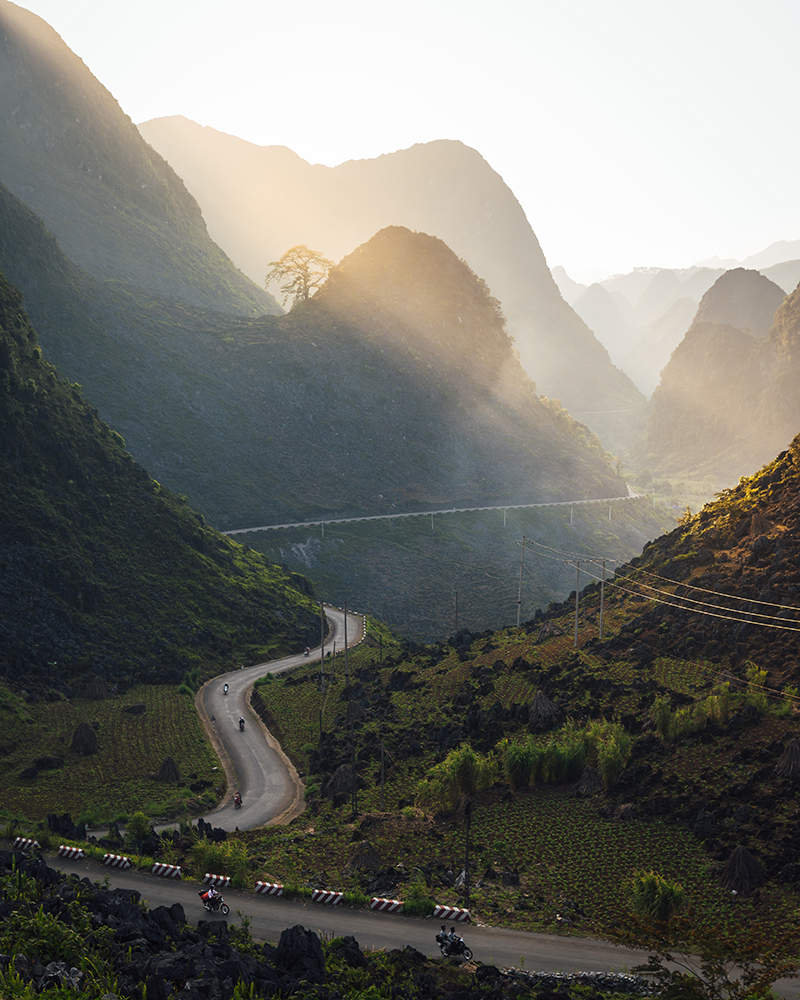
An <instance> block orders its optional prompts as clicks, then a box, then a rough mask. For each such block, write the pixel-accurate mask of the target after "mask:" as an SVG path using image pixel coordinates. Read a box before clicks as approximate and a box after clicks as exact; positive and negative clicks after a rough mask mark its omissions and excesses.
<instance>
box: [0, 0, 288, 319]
mask: <svg viewBox="0 0 800 1000" xmlns="http://www.w3.org/2000/svg"><path fill="white" fill-rule="evenodd" d="M0 53H2V58H0V181H2V182H3V183H4V184H5V185H6V186H7V187H8V188H9V190H10V191H12V192H13V193H14V194H15V195H17V197H18V198H19V199H20V200H21V201H23V202H24V203H25V204H27V205H28V206H29V207H30V208H31V209H32V210H33V211H34V212H35V213H36V214H37V215H38V216H40V217H41V218H42V219H43V220H44V222H45V223H46V225H47V227H48V229H49V230H50V231H51V232H52V233H53V234H54V235H55V236H56V238H57V239H58V241H59V243H60V244H61V246H62V248H63V249H64V251H65V252H66V253H67V255H68V256H69V257H70V258H71V259H72V260H73V261H74V262H75V263H76V264H78V265H80V266H81V267H83V268H84V269H85V270H86V271H88V272H89V273H90V274H92V275H93V276H95V277H97V278H111V279H115V280H123V281H126V282H129V283H130V284H131V285H134V286H138V287H140V288H142V289H148V290H150V291H154V292H157V293H159V294H161V295H164V296H167V297H170V298H175V299H182V300H184V301H188V302H193V303H195V304H201V305H206V306H211V307H213V308H216V309H219V310H220V311H223V312H225V311H227V312H235V313H242V314H245V315H259V314H261V313H265V312H272V313H279V312H280V311H281V310H280V309H279V308H278V306H277V304H276V303H275V302H274V300H273V299H272V298H271V297H270V296H268V295H267V294H266V293H265V292H264V291H262V290H261V289H260V288H258V287H256V286H255V285H253V283H252V282H250V281H249V280H248V279H247V278H246V277H245V276H244V275H243V274H242V273H241V272H239V271H238V270H237V269H236V268H235V267H234V266H233V265H232V263H231V261H230V260H229V259H228V258H227V257H226V256H225V254H224V253H223V252H222V251H221V250H220V248H219V247H218V246H217V245H216V244H215V243H214V242H213V241H212V240H211V238H210V237H209V235H208V232H207V231H206V227H205V223H204V221H203V218H202V215H201V213H200V209H199V207H198V205H197V202H196V201H195V199H194V198H193V197H192V196H191V195H190V194H189V192H188V191H187V190H186V187H185V186H184V184H183V182H182V181H181V180H180V178H179V177H178V176H177V175H176V174H175V172H174V171H173V170H172V168H171V167H169V166H168V165H167V164H166V163H165V162H164V160H163V159H162V158H161V157H160V156H159V155H158V154H157V153H156V152H155V151H154V150H153V149H151V148H150V147H149V146H148V145H147V143H146V142H145V141H144V140H143V139H142V137H141V135H140V134H139V132H138V130H137V129H136V127H135V126H134V124H133V123H132V122H131V120H130V119H129V118H128V117H127V116H126V115H125V114H124V113H123V112H122V110H121V109H120V107H119V105H118V104H117V102H116V101H115V100H114V98H113V97H112V96H111V94H110V93H109V92H108V91H107V90H106V89H105V87H103V86H102V84H100V83H99V82H98V81H97V80H96V79H95V77H94V76H92V74H91V73H90V72H89V70H88V69H87V67H86V66H85V65H84V64H83V62H82V61H81V60H80V59H79V58H78V57H77V56H76V55H75V54H74V53H73V52H72V51H71V50H70V49H69V48H68V47H67V46H66V45H65V44H64V43H63V41H62V40H61V38H60V37H59V36H58V35H57V34H56V33H55V31H53V29H52V28H50V27H49V25H47V24H46V23H45V22H44V21H42V20H41V19H40V18H38V17H36V16H35V15H33V14H31V13H29V12H28V11H26V10H23V9H22V8H21V7H18V6H17V5H15V4H13V3H10V2H8V0H0Z"/></svg>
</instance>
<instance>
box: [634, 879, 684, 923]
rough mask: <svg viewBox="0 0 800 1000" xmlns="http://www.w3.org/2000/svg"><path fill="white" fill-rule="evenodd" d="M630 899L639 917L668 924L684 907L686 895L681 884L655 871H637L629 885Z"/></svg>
mask: <svg viewBox="0 0 800 1000" xmlns="http://www.w3.org/2000/svg"><path fill="white" fill-rule="evenodd" d="M628 899H629V902H630V904H631V909H632V910H633V912H634V913H635V914H636V916H637V917H641V918H642V919H643V920H648V921H650V922H653V923H656V922H657V923H666V922H667V921H668V920H669V918H670V917H671V916H672V914H673V913H674V912H675V911H676V910H678V909H680V908H681V906H683V903H684V901H685V899H686V893H685V892H684V889H683V886H682V885H681V884H680V883H679V882H674V881H672V880H671V879H666V878H663V877H662V876H661V875H658V874H656V872H653V871H635V872H634V873H633V875H632V876H631V880H630V882H629V883H628Z"/></svg>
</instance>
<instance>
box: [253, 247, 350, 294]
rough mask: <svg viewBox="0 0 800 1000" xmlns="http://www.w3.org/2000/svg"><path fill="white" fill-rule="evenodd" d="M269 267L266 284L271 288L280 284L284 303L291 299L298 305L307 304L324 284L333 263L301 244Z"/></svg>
mask: <svg viewBox="0 0 800 1000" xmlns="http://www.w3.org/2000/svg"><path fill="white" fill-rule="evenodd" d="M269 266H270V268H271V270H270V271H269V272H268V274H267V276H266V278H265V279H264V284H265V285H266V286H269V284H270V282H273V281H277V282H280V283H281V284H280V286H279V287H280V290H281V292H282V293H283V301H284V303H285V302H286V300H287V299H288V298H290V297H291V298H293V299H294V301H295V303H297V302H306V301H307V300H308V298H309V297H310V295H311V293H312V292H314V291H316V290H317V289H318V288H320V287H321V286H322V285H323V284H324V282H325V279H326V278H327V277H328V271H330V269H331V268H332V267H333V261H332V260H328V258H327V257H323V256H322V254H321V253H319V252H318V251H317V250H309V248H308V247H307V246H306V245H305V244H303V243H301V244H299V245H298V246H296V247H292V248H291V250H287V251H286V253H285V254H284V255H283V256H282V257H280V258H279V259H278V260H272V261H270V264H269Z"/></svg>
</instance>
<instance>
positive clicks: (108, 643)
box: [0, 278, 317, 697]
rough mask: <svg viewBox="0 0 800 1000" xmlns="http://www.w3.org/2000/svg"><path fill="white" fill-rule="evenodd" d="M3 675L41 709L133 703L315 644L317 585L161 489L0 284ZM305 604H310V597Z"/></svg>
mask: <svg viewBox="0 0 800 1000" xmlns="http://www.w3.org/2000/svg"><path fill="white" fill-rule="evenodd" d="M0 336H1V338H2V339H0V345H1V350H2V354H1V357H0V469H1V470H2V475H0V509H2V511H3V517H2V519H1V520H0V564H1V567H2V570H1V571H0V587H2V602H0V671H1V672H2V675H3V676H5V677H6V678H9V679H13V680H14V682H15V683H24V685H25V688H26V690H27V691H28V692H29V694H30V695H31V696H32V697H36V696H41V695H46V694H47V693H48V692H52V691H55V692H58V693H60V694H62V695H63V694H69V692H70V691H72V690H74V687H73V686H74V685H75V684H82V683H85V681H86V679H87V678H88V677H89V676H90V675H97V676H99V677H100V678H102V679H104V680H105V681H106V683H107V684H109V685H115V686H116V687H117V688H118V689H119V690H124V689H125V688H126V687H128V686H129V685H130V684H132V683H134V682H137V681H147V682H150V683H153V682H170V683H180V681H181V680H182V679H183V678H184V676H185V675H186V674H187V673H188V672H193V676H194V677H195V678H196V677H198V676H202V675H204V674H208V673H214V672H215V671H218V670H221V669H226V668H228V667H229V666H230V664H231V662H236V661H238V662H242V661H249V662H255V661H257V660H260V659H265V658H269V657H271V656H275V655H279V654H281V653H284V652H286V651H288V650H290V649H296V648H298V647H300V646H302V645H304V644H305V643H306V642H307V641H308V640H309V639H310V637H311V636H313V635H314V634H316V633H315V629H316V626H317V612H316V608H315V606H314V604H313V603H312V601H311V600H310V598H309V597H308V596H307V594H308V593H309V587H308V585H307V584H306V582H305V581H304V580H303V579H302V578H299V577H296V578H292V577H290V576H288V575H287V574H286V573H284V572H283V571H281V570H279V569H277V567H275V566H274V565H272V564H270V563H268V562H267V561H266V560H265V559H263V558H262V557H261V556H259V555H258V554H256V553H253V552H248V551H246V550H244V549H242V548H241V546H239V545H237V544H235V543H233V542H231V541H229V540H228V539H226V538H225V537H224V536H222V535H220V534H219V533H218V532H217V531H215V530H214V529H213V528H210V527H209V526H208V525H206V523H205V522H204V520H203V518H202V517H201V516H200V515H198V514H196V513H195V512H194V511H193V510H192V509H191V508H190V506H189V504H188V503H187V501H186V499H185V497H182V496H178V495H175V494H173V493H172V492H170V491H169V490H168V489H166V488H165V487H163V486H161V485H159V483H157V482H156V481H154V480H152V479H151V478H150V477H149V476H148V475H147V473H146V472H145V471H144V469H142V468H141V466H139V465H137V463H136V462H134V460H133V459H132V458H131V456H130V454H128V452H127V451H126V450H125V446H124V442H123V440H122V438H121V437H120V436H119V435H118V434H117V433H115V432H114V431H112V430H111V429H110V428H109V427H108V426H107V425H106V424H105V423H103V422H102V421H101V420H100V419H99V418H98V416H97V412H96V411H95V410H94V408H93V407H92V406H90V404H89V403H87V401H86V400H85V398H84V397H83V394H82V391H81V387H80V386H79V385H77V384H76V383H73V384H68V383H65V382H62V381H61V380H60V379H59V378H58V376H57V374H56V372H55V370H54V369H53V367H52V366H51V365H50V364H49V363H47V362H46V361H45V360H44V359H43V357H42V352H41V349H40V348H39V346H38V342H37V338H36V335H35V333H34V331H33V328H32V327H31V325H30V323H29V321H28V318H27V316H26V314H25V313H24V311H23V309H22V307H21V300H20V296H19V294H18V293H17V292H16V291H15V290H14V289H13V288H12V287H11V286H9V285H8V283H7V282H6V280H5V278H3V279H2V282H1V283H0ZM301 590H302V591H305V592H301Z"/></svg>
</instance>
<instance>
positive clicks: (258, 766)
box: [50, 606, 800, 1000]
mask: <svg viewBox="0 0 800 1000" xmlns="http://www.w3.org/2000/svg"><path fill="white" fill-rule="evenodd" d="M325 614H326V617H327V619H328V623H329V632H328V636H327V638H326V640H325V644H324V647H317V649H316V650H312V651H311V653H310V657H306V656H304V655H303V654H297V655H294V656H288V657H285V658H284V659H281V660H276V661H273V662H271V663H263V664H258V665H256V666H252V667H247V668H242V669H240V670H235V671H232V672H231V673H229V674H225V675H223V676H221V677H216V678H214V680H213V681H210V682H209V683H208V684H206V685H205V686H204V687H203V688H202V689H201V691H200V692H198V695H197V697H196V704H197V708H198V712H199V713H200V717H201V719H202V720H203V722H204V724H205V725H206V726H207V729H208V732H209V735H210V737H211V739H212V741H213V743H214V746H215V748H216V749H217V752H218V754H219V756H220V759H221V761H222V763H223V766H224V767H225V769H226V772H227V774H228V787H229V789H230V791H229V794H228V796H227V797H226V800H225V801H224V802H223V804H222V805H221V807H220V808H219V809H217V810H215V811H214V812H213V813H211V814H209V816H208V817H207V819H208V821H209V822H210V823H211V824H212V825H213V826H217V827H223V828H224V829H227V830H234V829H236V828H239V829H251V828H253V827H257V826H263V825H265V824H267V823H276V822H279V823H280V822H284V823H287V822H289V820H291V819H292V818H293V817H295V816H299V815H300V813H301V812H302V811H303V786H302V783H301V782H300V779H299V777H298V775H297V772H296V771H295V769H294V767H293V766H292V764H291V762H290V761H289V760H288V758H287V757H286V756H285V754H284V753H283V752H282V751H281V748H280V746H279V745H278V743H277V741H276V740H275V739H274V738H273V737H272V736H271V734H270V733H269V732H268V730H267V729H266V728H265V727H264V726H263V724H262V723H261V720H260V719H259V718H258V716H257V715H256V714H255V712H253V711H252V709H251V708H250V705H249V694H250V692H251V690H252V686H253V684H254V683H255V681H256V680H257V679H258V678H260V677H263V676H264V675H265V674H269V673H273V674H277V673H283V672H284V671H286V670H291V669H292V668H293V667H296V666H298V665H300V664H303V663H308V662H313V661H314V660H315V659H316V660H318V661H319V660H321V658H322V657H323V656H324V655H325V654H326V653H327V652H328V651H329V650H332V649H333V646H334V643H335V644H336V648H337V649H342V648H343V646H344V634H345V615H344V612H342V611H340V610H339V609H337V608H333V607H329V606H326V607H325ZM363 634H364V622H363V619H362V618H361V617H360V616H358V615H353V614H349V613H348V615H347V644H348V646H352V645H355V644H357V643H358V642H360V641H361V640H362V638H363ZM226 682H227V684H228V694H227V695H225V694H223V686H224V684H225V683H226ZM239 716H243V717H244V718H245V719H246V726H245V731H244V732H240V731H239V727H238V719H239ZM212 719H213V721H212ZM235 788H238V789H239V790H240V791H241V793H242V798H243V800H244V804H243V806H242V808H241V809H238V810H235V809H234V807H233V800H232V791H233V789H235ZM50 863H51V864H52V865H53V867H55V868H58V869H60V870H61V871H64V872H72V873H75V874H77V875H79V876H80V877H81V878H83V877H88V878H90V879H92V880H100V879H101V878H108V880H109V883H110V884H111V885H112V886H114V887H123V888H124V887H128V888H131V889H136V890H138V891H139V892H140V893H141V894H142V897H143V899H144V900H145V901H146V902H147V903H148V904H149V905H151V906H159V905H164V906H170V905H171V904H172V903H175V902H180V903H181V904H182V905H183V907H184V909H185V910H186V914H187V917H188V918H189V919H190V920H192V919H197V920H199V919H213V918H212V917H211V915H209V914H207V913H205V912H204V911H203V909H202V907H201V904H200V902H199V900H198V898H197V891H198V890H197V885H196V884H194V883H189V882H182V881H176V880H174V879H162V878H159V877H157V876H153V875H147V874H144V873H142V872H136V871H122V870H120V869H117V868H105V867H102V866H101V865H98V864H96V863H93V862H90V861H87V860H71V859H67V858H60V857H56V858H53V859H51V861H50ZM224 895H225V898H226V902H227V903H228V904H229V905H230V909H231V914H237V915H239V916H245V915H246V916H247V917H249V918H250V921H251V928H250V929H251V932H252V934H253V937H254V938H255V939H256V940H260V941H273V942H275V941H277V940H278V938H279V937H280V934H281V931H283V930H284V929H285V928H286V927H290V926H292V925H294V924H301V925H302V926H303V927H307V928H310V929H312V930H315V931H317V933H319V934H325V935H329V936H343V935H346V934H352V935H353V936H354V937H355V938H356V940H357V941H358V942H359V944H360V946H361V948H362V949H363V950H369V949H382V948H385V949H392V948H402V947H404V946H406V945H409V946H411V947H413V948H416V949H417V950H418V951H420V952H422V953H423V954H426V955H429V956H434V955H436V954H437V949H436V946H435V942H434V935H435V933H436V931H437V930H438V921H434V920H431V919H421V918H414V917H406V916H403V915H402V914H391V913H377V912H371V911H364V910H351V909H349V908H347V907H344V906H337V907H333V906H328V905H324V904H317V903H311V902H302V901H299V900H285V899H280V898H276V897H273V896H261V895H255V894H253V893H250V892H244V891H241V890H235V889H225V891H224ZM229 919H233V918H232V917H231V918H229ZM462 929H463V933H464V937H465V940H466V941H467V943H468V944H469V946H470V947H471V948H472V949H473V952H474V954H475V958H476V960H477V961H479V962H483V963H486V964H491V965H496V966H500V967H510V968H523V969H529V970H535V971H538V972H565V973H567V972H581V971H583V972H628V971H630V970H631V969H633V967H634V966H636V965H639V964H641V963H642V962H644V961H645V960H646V957H647V956H646V954H645V953H644V952H639V951H633V950H631V949H628V948H622V947H619V946H616V945H613V944H610V943H609V942H607V941H599V940H595V939H592V938H583V937H573V936H566V935H560V934H532V933H528V932H525V931H514V930H508V929H506V928H498V927H487V926H483V925H480V924H478V925H470V926H468V927H466V928H462ZM776 991H777V993H778V995H779V996H782V997H786V998H789V1000H800V986H798V983H797V981H796V980H783V981H781V982H779V983H776Z"/></svg>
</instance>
